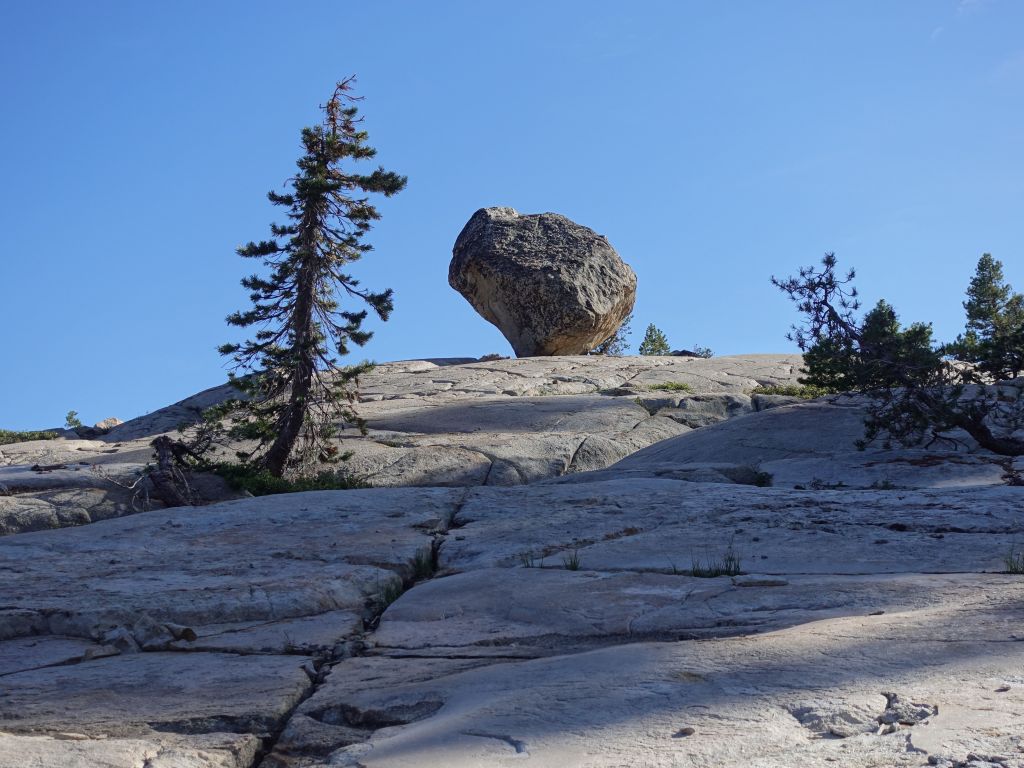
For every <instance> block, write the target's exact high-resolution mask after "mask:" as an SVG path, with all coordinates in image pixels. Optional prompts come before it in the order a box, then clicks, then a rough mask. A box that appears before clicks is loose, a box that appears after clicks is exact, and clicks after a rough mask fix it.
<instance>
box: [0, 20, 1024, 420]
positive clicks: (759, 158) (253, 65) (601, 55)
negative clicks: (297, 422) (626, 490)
mask: <svg viewBox="0 0 1024 768" xmlns="http://www.w3.org/2000/svg"><path fill="white" fill-rule="evenodd" d="M349 74H356V75H358V78H359V82H358V91H359V93H360V94H361V95H363V96H364V97H365V101H364V102H363V105H362V109H363V113H364V114H365V116H366V123H365V125H366V127H367V129H368V130H369V132H370V143H371V144H372V145H374V146H375V147H377V149H378V151H379V155H378V160H379V161H380V162H381V163H382V164H383V165H385V167H387V168H388V169H391V170H395V171H397V172H399V173H402V174H407V175H408V177H409V186H408V189H407V190H406V191H405V192H403V193H402V194H400V195H399V196H397V197H395V198H393V199H391V200H386V201H383V202H382V203H381V204H380V206H379V207H380V210H381V212H382V214H383V219H382V220H381V221H380V222H379V223H378V224H377V227H376V228H375V230H374V231H373V232H372V233H371V242H372V243H373V244H374V245H375V247H376V250H375V251H374V252H373V253H371V254H370V255H369V256H368V257H367V258H366V259H365V260H364V261H362V262H360V263H359V264H357V265H355V266H354V267H353V273H354V274H355V275H356V276H357V277H359V278H360V279H361V280H362V282H363V284H364V285H365V286H367V287H371V288H374V289H379V288H384V287H391V288H393V289H394V290H395V307H396V309H395V313H394V315H393V317H392V319H391V321H390V322H388V323H386V324H380V323H377V324H375V325H374V326H373V328H374V330H376V336H375V338H374V339H373V340H372V341H371V342H370V344H369V345H368V346H367V347H365V348H364V350H363V353H364V354H363V355H359V356H357V357H360V358H361V357H367V358H370V359H374V360H378V361H384V360H394V359H402V358H419V357H442V356H479V355H483V354H487V353H491V352H500V353H502V354H511V350H510V347H509V345H508V344H507V342H506V341H505V340H504V338H503V337H502V336H501V335H500V333H499V332H498V331H497V330H496V329H495V328H494V327H492V326H491V325H489V324H488V323H486V322H485V321H484V320H483V319H481V318H480V317H479V316H478V315H476V313H475V312H474V311H473V310H472V308H471V307H470V306H469V304H468V303H467V302H466V301H465V300H464V299H463V298H462V297H461V296H459V295H458V294H457V293H455V291H453V290H452V289H451V288H449V287H448V283H447V270H448V262H449V260H450V259H451V247H452V244H453V242H454V240H455V237H456V236H457V235H458V233H459V231H460V229H461V228H462V226H463V224H464V223H465V222H466V220H467V219H468V218H469V216H470V215H471V214H472V213H473V212H474V211H475V210H476V209H478V208H481V207H484V206H492V205H506V206H512V207H514V208H516V209H518V210H520V211H522V212H527V213H535V212H542V211H555V212H559V213H563V214H565V215H567V216H569V217H570V218H572V219H574V220H576V221H578V222H579V223H581V224H585V225H587V226H589V227H592V228H593V229H595V230H597V231H598V232H600V233H602V234H604V235H606V236H607V237H608V238H609V240H610V241H611V243H612V245H614V246H615V248H616V249H617V250H618V251H619V253H620V254H621V255H622V257H623V258H624V259H625V260H626V261H627V262H628V263H629V264H630V265H631V266H632V267H633V269H634V270H635V271H636V273H637V275H638V278H639V287H638V296H637V304H636V310H635V314H636V319H635V321H634V323H633V330H634V335H633V349H634V350H635V348H636V345H637V344H638V343H639V341H640V338H641V336H642V333H643V329H644V328H645V327H646V325H647V324H648V323H655V324H656V325H657V326H659V327H660V328H661V329H662V330H663V331H664V332H665V333H666V335H667V336H668V339H669V342H670V343H671V345H672V346H673V347H675V348H679V347H692V346H694V345H697V344H700V345H704V346H708V347H711V348H712V349H713V350H714V351H715V352H716V353H717V354H731V353H744V352H783V351H791V350H792V349H793V348H792V345H790V344H789V343H788V342H787V341H786V340H785V338H784V335H785V332H786V330H787V327H788V325H789V324H790V323H791V322H793V321H794V320H795V319H796V316H795V313H794V311H793V309H792V308H791V306H790V305H789V304H788V302H787V300H786V299H785V297H784V296H783V295H782V294H781V293H779V292H778V291H777V290H775V289H774V288H772V286H771V285H770V283H769V277H770V276H771V275H772V274H777V275H785V274H789V273H790V272H793V271H795V269H796V268H797V267H798V266H800V265H802V264H810V263H814V262H816V261H817V260H818V259H819V258H820V256H821V255H822V254H823V253H824V252H825V251H830V250H831V251H835V252H836V253H837V255H838V257H839V259H840V264H841V265H853V266H856V268H857V270H858V273H859V281H858V282H859V285H860V287H861V290H862V293H863V295H864V296H865V298H866V300H867V301H868V302H871V303H873V302H874V301H875V300H877V299H878V298H879V297H882V296H884V297H885V298H886V299H888V300H889V301H890V302H891V303H892V304H894V305H895V306H896V308H897V310H898V311H899V313H900V315H901V318H902V319H903V320H904V321H905V322H910V321H913V320H929V321H932V322H933V323H934V326H935V331H936V336H937V337H938V338H940V339H949V338H951V337H953V336H955V335H956V333H957V332H958V331H960V330H961V329H962V326H963V311H962V308H961V306H960V302H961V301H962V299H963V293H964V289H965V287H966V285H967V281H968V279H969V278H970V276H971V274H972V272H973V269H974V265H975V263H976V261H977V258H978V256H979V255H980V254H981V253H982V252H983V251H990V252H992V253H993V255H994V256H995V257H996V258H998V259H1001V260H1002V261H1003V262H1004V265H1005V266H1006V274H1007V277H1008V278H1009V279H1010V281H1011V282H1012V283H1013V284H1014V285H1015V286H1016V287H1017V288H1018V289H1021V290H1024V259H1022V257H1024V3H1020V2H1016V1H1015V0H959V2H958V0H927V1H924V0H917V1H915V0H901V2H892V1H891V0H877V1H871V0H858V1H857V2H839V1H838V0H837V1H835V2H824V1H823V0H805V1H803V2H796V1H790V2H785V1H784V0H779V1H778V2H763V0H748V1H746V2H741V1H739V0H734V1H732V2H727V1H725V0H708V1H707V2H685V1H683V0H664V1H663V2H656V1H653V0H652V1H649V2H639V1H638V2H631V3H626V2H621V0H617V1H616V2H605V1H603V0H544V1H543V2H539V1H535V0H516V2H514V3H491V2H481V1H480V0H465V1H463V0H433V1H432V2H413V1H412V0H408V1H406V2H396V1H390V2H389V1H388V0H376V1H375V2H362V3H355V2H342V0H333V1H330V2H327V1H324V2H313V1H309V0H294V1H293V2H262V1H260V0H245V2H242V1H241V0H238V1H228V0H218V2H198V1H195V0H176V1H175V2H170V1H169V0H166V1H163V2H157V1H155V0H154V1H153V2H135V1H134V0H132V1H128V0H124V1H123V2H113V1H112V0H91V1H90V2H81V0H74V1H68V2H56V1H51V2H45V1H44V0H40V1H39V2H32V3H29V2H13V1H12V2H3V3H0V79H2V94H3V100H2V104H3V106H2V117H0V215H2V230H3V245H2V248H3V253H2V255H0V291H2V298H0V323H2V328H3V342H2V349H3V354H2V357H0V374H2V375H0V427H3V428H8V429H23V428H38V427H48V426H53V425H57V424H60V423H62V422H63V419H64V414H65V413H66V412H67V411H68V410H69V409H72V408H73V409H76V410H78V411H79V412H80V414H81V417H82V419H83V421H85V422H86V423H92V422H94V421H96V420H98V419H101V418H104V417H107V416H112V415H114V416H119V417H120V418H123V419H126V418H130V417H132V416H136V415H139V414H141V413H144V412H146V411H149V410H152V409H154V408H158V407H161V406H163V405H166V404H169V403H171V402H173V401H176V400H179V399H181V398H183V397H186V396H188V395H190V394H192V393H194V392H196V391H198V390H201V389H204V388H206V387H209V386H213V385H216V384H219V383H221V382H223V380H224V378H225V369H224V368H223V365H222V361H221V359H220V357H219V356H218V354H217V353H216V351H215V348H216V347H217V345H218V344H221V343H223V342H225V341H229V340H234V339H236V338H237V337H238V335H237V332H235V331H233V330H229V329H228V327H227V326H226V325H225V324H224V316H225V315H227V314H228V313H229V312H231V311H233V310H235V309H239V308H242V307H244V306H245V305H246V300H247V299H246V293H245V291H244V290H243V289H242V288H240V287H239V286H238V280H239V279H240V278H241V277H242V276H243V275H244V274H246V273H247V271H249V270H250V269H251V268H252V264H251V262H248V261H247V260H243V259H240V258H239V257H237V256H236V255H235V254H234V249H235V247H236V246H237V245H239V244H240V243H242V242H244V241H247V240H250V239H259V238H262V237H264V236H265V235H266V234H267V232H268V229H267V228H268V225H269V223H270V222H271V221H273V220H276V219H280V218H281V212H280V211H279V210H276V209H274V208H273V207H272V206H270V204H269V203H268V202H267V200H266V197H265V195H266V192H267V190H269V189H278V190H280V189H281V188H282V184H283V182H284V180H285V179H287V178H288V176H289V175H290V174H291V172H292V169H293V167H294V166H293V163H294V161H295V159H296V158H297V157H298V155H299V151H300V146H299V131H300V129H301V128H302V126H304V125H307V124H310V123H312V122H315V121H316V120H317V119H318V112H317V106H318V105H319V104H320V103H322V102H324V101H325V100H326V98H327V97H328V96H329V94H330V91H331V88H332V85H333V83H334V82H335V81H336V80H338V79H340V78H342V77H344V76H346V75H349ZM353 362H355V360H353Z"/></svg>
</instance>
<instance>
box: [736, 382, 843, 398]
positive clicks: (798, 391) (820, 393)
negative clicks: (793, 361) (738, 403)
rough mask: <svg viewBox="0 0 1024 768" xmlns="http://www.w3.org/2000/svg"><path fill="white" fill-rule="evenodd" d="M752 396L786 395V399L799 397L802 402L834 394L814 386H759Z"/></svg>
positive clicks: (755, 388)
mask: <svg viewBox="0 0 1024 768" xmlns="http://www.w3.org/2000/svg"><path fill="white" fill-rule="evenodd" d="M750 394H752V395H785V396H786V397H799V398H800V399H802V400H813V399H814V398H816V397H824V396H825V395H828V394H832V393H831V392H830V391H829V390H827V389H825V388H824V387H817V386H814V385H813V384H770V385H763V384H759V385H758V386H756V387H754V388H753V389H752V390H750Z"/></svg>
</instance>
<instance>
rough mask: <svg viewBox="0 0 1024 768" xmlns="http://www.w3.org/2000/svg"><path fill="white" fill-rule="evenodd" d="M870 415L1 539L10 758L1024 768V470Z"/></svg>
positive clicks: (529, 423)
mask: <svg viewBox="0 0 1024 768" xmlns="http://www.w3.org/2000/svg"><path fill="white" fill-rule="evenodd" d="M462 367H464V366H460V368H462ZM427 370H431V371H432V370H433V369H427ZM434 375H436V374H434ZM480 375H481V376H483V375H484V374H480ZM645 375H646V374H645ZM673 375H677V374H673ZM618 386H621V385H618ZM741 386H742V385H741ZM662 394H665V393H658V396H659V397H660V396H661V395H662ZM652 396H653V395H652ZM417 397H421V398H422V397H423V395H418V396H417ZM489 397H492V395H491V394H490V393H484V394H481V395H480V396H479V398H478V399H479V400H483V401H486V400H487V399H488V398H489ZM506 397H507V398H508V402H517V401H514V400H513V399H512V396H506ZM573 397H575V395H574V396H573ZM597 397H614V396H609V395H601V396H595V402H600V401H599V400H596V398H597ZM373 402H384V401H383V400H381V401H373ZM423 407H424V408H425V407H426V406H423ZM585 407H586V405H579V406H578V409H579V408H585ZM672 407H673V408H675V407H678V406H672ZM858 408H859V406H858V405H857V404H856V403H855V402H852V401H845V400H840V401H837V402H836V403H828V402H811V403H801V404H798V405H792V406H783V407H778V408H774V409H771V410H768V411H764V412H756V413H751V414H748V415H744V416H743V417H742V418H733V419H730V420H728V421H724V422H720V423H718V424H714V425H711V426H707V427H703V428H697V429H693V430H691V431H688V432H686V433H685V434H682V435H680V436H676V437H672V438H671V439H669V440H667V441H665V442H662V443H660V444H658V445H654V446H651V447H649V448H646V449H644V450H640V451H638V452H635V453H633V454H631V455H630V456H628V457H626V458H625V459H623V460H622V461H620V462H618V463H617V464H613V465H612V466H610V467H606V468H603V469H600V470H598V471H592V472H578V473H572V474H568V475H565V476H562V477H548V478H547V479H541V480H538V481H536V482H534V483H531V484H528V485H516V486H514V487H512V486H509V487H497V486H493V485H475V486H468V487H404V488H375V489H369V490H358V491H338V492H317V493H305V494H293V495H286V496H276V497H263V498H259V499H240V500H235V501H229V502H225V503H219V504H214V505H211V506H207V507H197V508H178V509H171V510H153V511H150V512H143V513H140V514H135V515H130V516H124V517H120V518H117V519H109V520H104V521H100V522H96V523H94V524H92V525H84V526H79V527H72V528H65V529H60V530H43V531H37V532H32V533H22V534H19V535H15V536H7V537H4V538H3V539H0V594H2V595H4V598H3V601H2V603H0V768H23V767H24V766H26V765H31V766H35V768H58V766H59V767H60V768H64V766H81V767H82V768H86V767H89V768H91V767H92V766H105V767H106V766H113V767H114V768H122V766H124V767H125V768H127V767H128V766H131V767H132V768H138V767H139V766H146V767H147V768H157V767H159V768H178V767H179V766H188V767H189V768H192V767H193V766H195V767H201V768H208V767H209V768H213V767H217V768H249V766H262V767H263V768H285V767H286V768H327V767H328V766H353V767H354V766H363V767H364V768H401V767H402V766H409V767H410V768H411V767H412V766H416V768H431V767H432V766H434V767H436V768H452V767H454V768H460V767H464V768H470V767H473V768H477V767H478V766H503V765H519V764H524V765H526V764H529V765H537V766H545V767H549V768H556V767H557V768H563V767H564V766H578V767H579V768H592V767H594V766H598V767H600V768H613V767H615V768H620V767H623V766H664V767H665V768H668V767H669V766H671V767H672V768H677V767H680V766H685V767H687V768H690V767H692V768H712V767H717V766H755V767H757V768H791V767H792V766H794V765H800V766H809V767H811V768H818V767H821V768H824V767H825V766H834V765H842V766H852V767H853V768H882V767H883V766H885V767H890V766H898V767H901V768H902V767H907V768H910V767H913V768H924V767H925V766H929V765H935V766H946V767H947V768H956V767H959V768H964V767H966V766H971V767H972V768H993V767H997V768H1022V767H1024V730H1022V728H1021V723H1022V722H1024V673H1022V670H1024V575H1021V574H1020V573H1018V572H1013V571H1016V570H1018V568H1017V567H1016V566H1014V567H1010V566H1013V565H1014V562H1016V561H1014V562H1009V561H1008V555H1013V556H1014V557H1017V558H1020V561H1019V562H1021V563H1024V556H1022V555H1021V552H1022V551H1024V486H1021V485H1019V484H1018V482H1019V479H1018V477H1017V475H1016V473H1017V472H1019V469H1018V468H1017V467H1016V465H1015V464H1014V462H1012V461H1011V462H1007V461H1006V460H1003V459H1000V458H998V457H994V456H991V455H988V454H985V453H984V452H979V451H973V452H964V451H959V452H956V451H940V450H929V451H924V450H918V451H906V450H899V451H895V450H894V451H884V450H881V449H874V450H872V451H871V452H866V453H865V452H858V451H856V449H855V448H854V447H853V442H854V440H855V439H856V438H857V437H858V436H859V435H860V422H859V417H858V416H857V413H858ZM578 409H577V411H576V412H575V413H574V414H564V418H566V419H567V420H568V419H571V418H582V416H584V415H585V414H584V413H581V412H580V411H579V410H578ZM488 413H491V414H492V416H491V417H490V418H493V419H494V421H492V422H485V423H486V424H487V425H488V428H492V427H499V426H501V422H500V420H499V419H498V417H497V416H496V415H493V414H495V413H504V414H506V416H508V418H509V423H510V424H511V423H517V422H516V420H518V422H519V423H522V424H524V425H525V426H523V427H522V434H523V435H524V436H525V437H528V436H529V435H530V434H532V433H531V432H530V430H531V429H538V428H541V427H543V426H544V425H547V424H550V423H551V422H550V421H549V419H552V418H555V419H557V418H559V417H553V416H552V415H551V414H550V413H549V412H546V411H544V410H543V409H541V410H537V411H533V410H528V411H527V414H528V418H527V417H526V416H524V415H522V414H519V415H516V416H512V415H509V414H516V411H515V410H514V408H513V409H511V410H506V411H503V412H495V411H488ZM390 414H391V418H393V419H395V422H392V423H393V424H394V423H396V422H397V423H401V424H403V425H405V426H408V425H410V424H412V423H413V421H402V420H415V419H422V418H423V417H422V416H421V415H418V414H415V413H411V412H400V411H397V410H396V411H391V412H390ZM460 418H462V417H461V416H459V414H458V413H457V412H453V413H452V414H449V415H445V417H444V419H439V420H437V421H435V422H434V423H436V424H439V425H440V426H439V429H443V430H444V431H443V432H440V434H444V435H454V434H458V433H457V431H456V428H457V427H460V426H469V425H471V424H472V422H471V421H460ZM594 418H595V419H598V420H600V419H606V418H607V419H609V420H608V421H606V422H602V423H608V424H612V425H615V424H617V423H618V422H617V421H616V419H617V418H618V417H616V416H615V415H614V414H611V415H609V414H595V416H594ZM428 423H430V422H428V421H423V420H420V421H415V424H416V425H417V426H416V428H417V429H422V425H424V424H428ZM409 428H410V429H411V428H412V427H409ZM418 434H422V435H428V434H430V433H428V432H426V431H425V430H424V431H421V432H418ZM463 434H470V433H469V432H465V433H463ZM588 439H592V438H588ZM18 450H22V451H24V450H26V449H25V448H24V447H22V448H19V449H18ZM28 450H32V449H31V448H29V449H28ZM464 450H469V449H464ZM112 463H117V462H112ZM8 469H9V470H11V471H12V472H14V471H18V472H20V471H23V470H16V469H14V468H8ZM62 471H63V470H62ZM111 471H113V470H111ZM81 490H83V491H90V492H91V491H93V490H95V489H94V488H92V487H91V486H89V485H88V483H85V487H83V488H82V489H81ZM9 498H17V497H16V496H15V497H9ZM1010 560H1013V557H1011V558H1010ZM1022 567H1024V566H1022ZM1008 571H1010V572H1008Z"/></svg>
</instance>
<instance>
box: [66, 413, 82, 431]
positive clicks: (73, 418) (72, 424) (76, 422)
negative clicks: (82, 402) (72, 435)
mask: <svg viewBox="0 0 1024 768" xmlns="http://www.w3.org/2000/svg"><path fill="white" fill-rule="evenodd" d="M80 426H82V420H81V419H80V418H78V411H68V415H67V416H65V417H64V428H65V429H78V428H79V427H80Z"/></svg>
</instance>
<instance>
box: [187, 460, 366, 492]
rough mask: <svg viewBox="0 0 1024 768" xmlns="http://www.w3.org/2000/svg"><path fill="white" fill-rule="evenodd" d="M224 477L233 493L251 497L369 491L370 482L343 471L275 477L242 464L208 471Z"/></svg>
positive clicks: (223, 463)
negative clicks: (354, 489) (357, 490)
mask: <svg viewBox="0 0 1024 768" xmlns="http://www.w3.org/2000/svg"><path fill="white" fill-rule="evenodd" d="M207 469H208V470H209V471H210V472H213V473H214V474H217V475H220V476H221V477H223V478H224V479H225V480H226V481H227V483H228V485H230V486H231V487H232V488H234V489H235V490H236V491H248V492H249V493H251V494H252V495H253V496H270V495H272V494H275V493H298V492H300V491H347V490H350V489H352V488H369V487H370V485H369V483H367V482H365V481H364V480H360V479H359V478H356V477H352V476H351V475H348V474H346V473H344V472H332V471H326V472H319V473H317V474H316V475H311V476H308V477H295V478H284V477H275V476H274V475H272V474H270V472H268V471H267V470H256V469H253V468H252V467H250V466H247V465H245V464H231V463H228V462H218V463H217V464H213V465H211V466H210V467H208V468H207Z"/></svg>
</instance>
